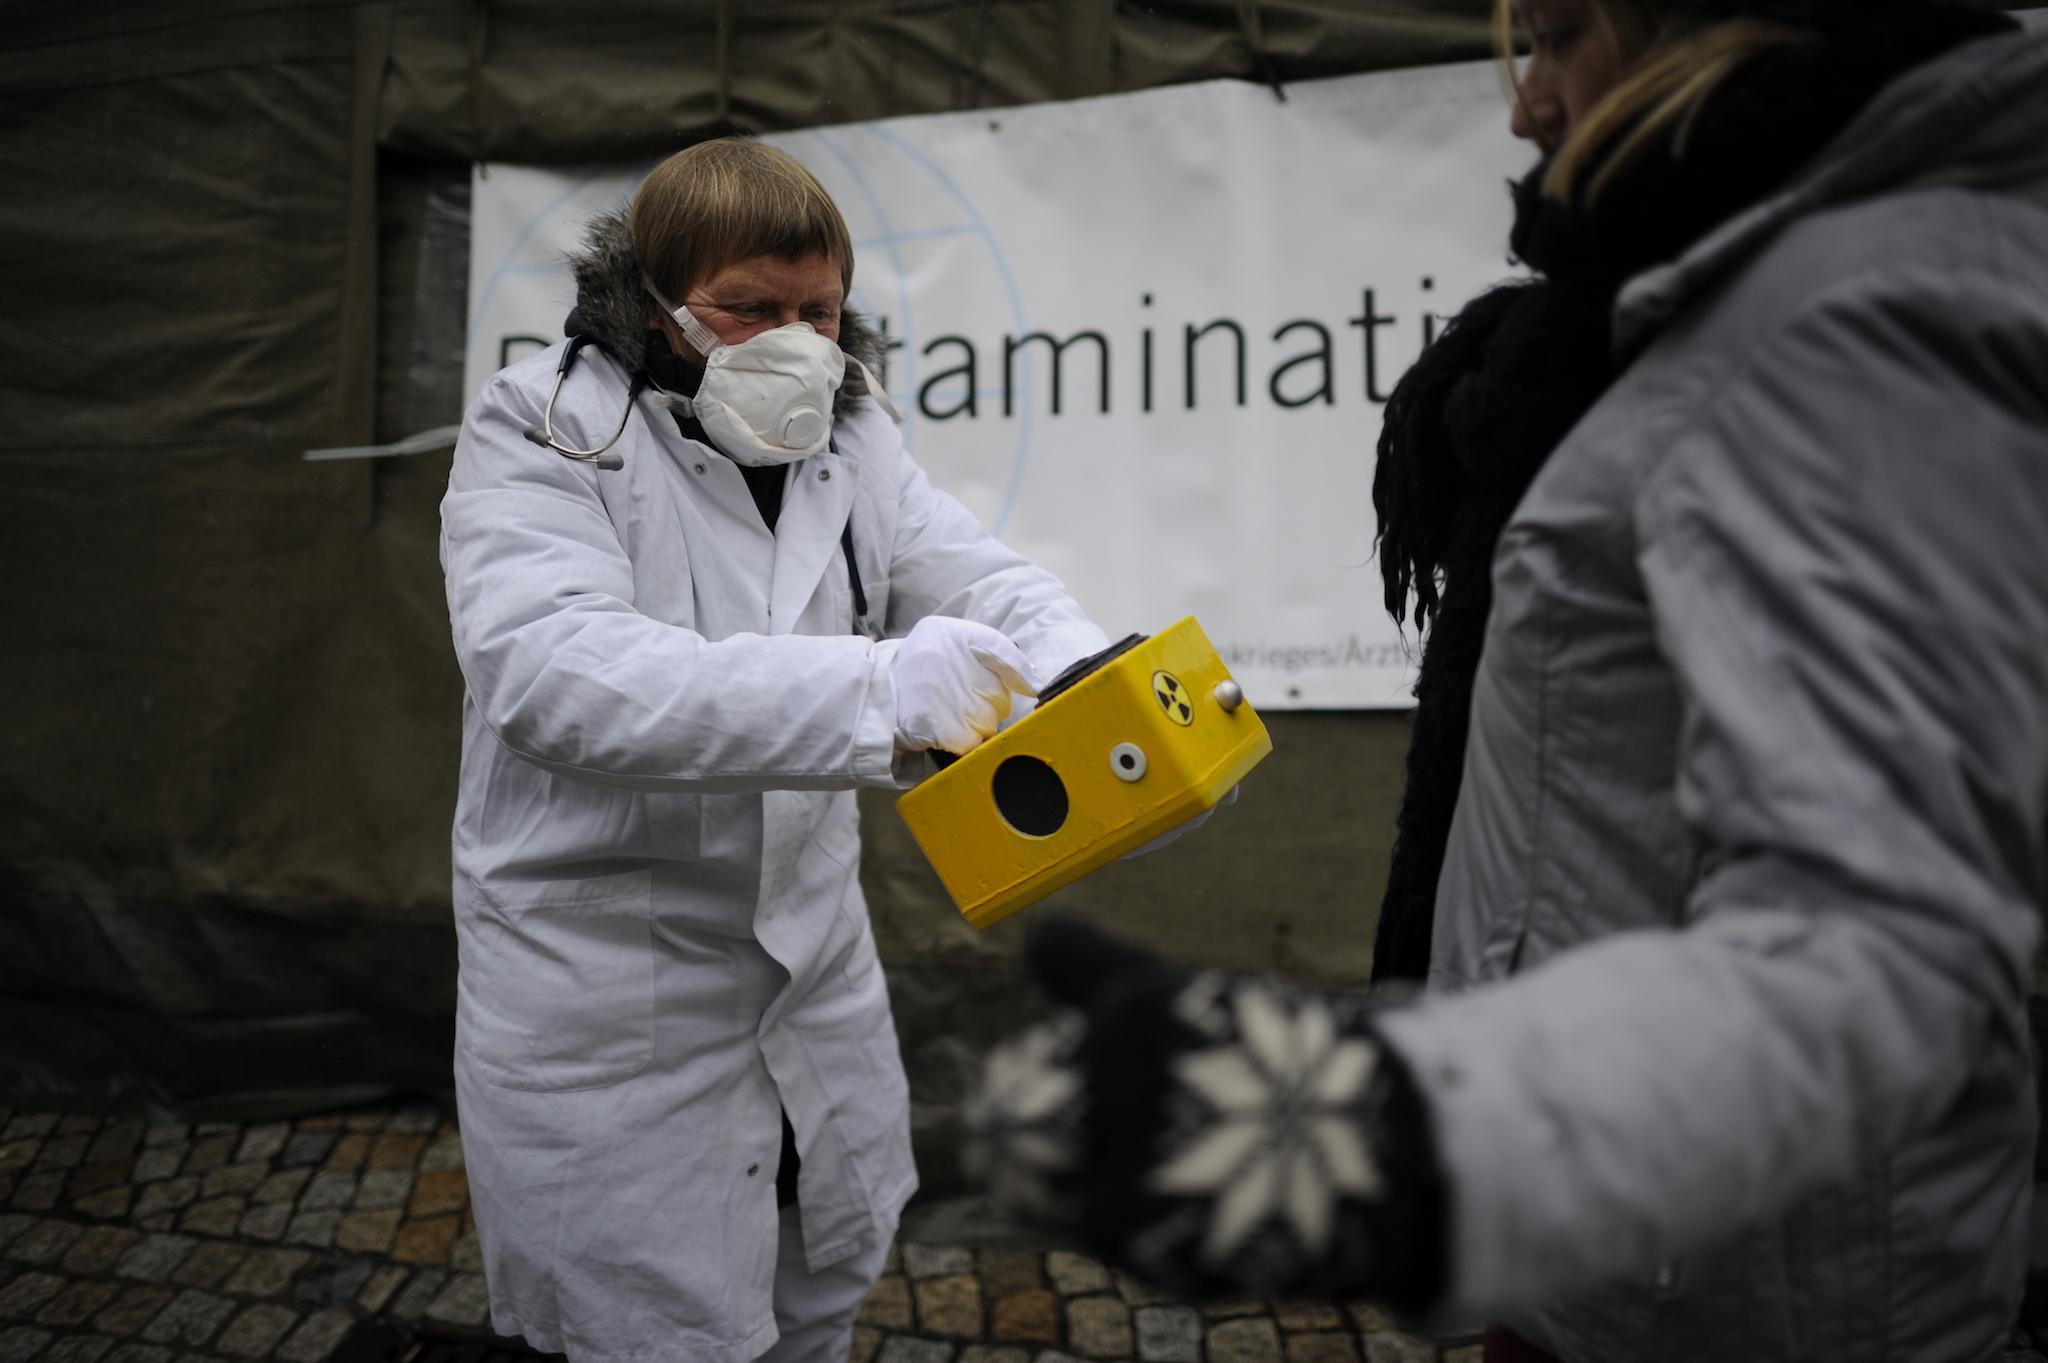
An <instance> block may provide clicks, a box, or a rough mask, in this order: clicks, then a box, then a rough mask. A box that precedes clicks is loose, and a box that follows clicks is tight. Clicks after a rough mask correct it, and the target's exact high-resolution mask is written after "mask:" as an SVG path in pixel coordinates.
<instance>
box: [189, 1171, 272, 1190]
mask: <svg viewBox="0 0 2048 1363" xmlns="http://www.w3.org/2000/svg"><path fill="white" fill-rule="evenodd" d="M269 1177H270V1166H269V1165H267V1164H223V1165H222V1166H221V1167H220V1168H218V1169H210V1170H208V1171H207V1172H206V1174H205V1176H204V1177H202V1178H201V1179H200V1180H199V1195H200V1196H201V1197H247V1196H248V1195H249V1194H250V1193H253V1192H255V1191H256V1190H257V1189H258V1188H261V1187H262V1186H263V1180H265V1179H267V1178H269Z"/></svg>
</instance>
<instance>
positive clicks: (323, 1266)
mask: <svg viewBox="0 0 2048 1363" xmlns="http://www.w3.org/2000/svg"><path fill="white" fill-rule="evenodd" d="M376 1268H377V1264H376V1261H375V1260H373V1259H363V1258H345V1257H343V1256H341V1255H337V1254H330V1255H327V1256H326V1257H324V1258H321V1259H319V1260H317V1261H315V1262H314V1263H313V1264H311V1265H310V1266H308V1267H307V1268H306V1269H304V1270H303V1271H302V1272H300V1274H299V1275H298V1277H297V1278H296V1279H294V1280H293V1282H292V1300H293V1301H295V1302H297V1303H298V1304H299V1305H301V1306H346V1305H347V1304H348V1303H349V1301H350V1300H352V1299H353V1298H354V1297H355V1295H356V1293H358V1292H360V1291H362V1290H363V1285H364V1284H365V1283H367V1282H369V1281H370V1274H371V1273H373V1272H375V1271H376Z"/></svg>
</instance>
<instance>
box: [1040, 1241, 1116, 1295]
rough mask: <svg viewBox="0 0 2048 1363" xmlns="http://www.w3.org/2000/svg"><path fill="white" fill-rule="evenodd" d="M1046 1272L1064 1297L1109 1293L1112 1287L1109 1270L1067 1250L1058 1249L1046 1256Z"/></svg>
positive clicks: (1094, 1261) (1092, 1260) (1096, 1262)
mask: <svg viewBox="0 0 2048 1363" xmlns="http://www.w3.org/2000/svg"><path fill="white" fill-rule="evenodd" d="M1045 1271H1046V1274H1047V1275H1048V1276H1049V1277H1051V1278H1052V1285H1053V1286H1054V1287H1055V1288H1056V1289H1058V1291H1059V1294H1060V1295H1061V1296H1062V1297H1075V1296H1080V1295H1081V1294H1082V1293H1084V1292H1107V1291H1108V1290H1109V1289H1110V1286H1111V1283H1110V1280H1109V1270H1108V1269H1106V1268H1104V1267H1103V1266H1102V1265H1101V1263H1099V1262H1098V1261H1096V1260H1094V1259H1090V1258H1087V1257H1085V1256H1084V1255H1080V1254H1069V1253H1068V1252H1067V1251H1065V1250H1058V1249H1056V1250H1054V1251H1053V1252H1052V1253H1050V1254H1048V1255H1046V1256H1045Z"/></svg>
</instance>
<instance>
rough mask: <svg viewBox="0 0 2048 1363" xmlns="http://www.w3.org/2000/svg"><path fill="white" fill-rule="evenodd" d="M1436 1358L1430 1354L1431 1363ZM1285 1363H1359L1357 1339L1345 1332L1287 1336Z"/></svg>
mask: <svg viewBox="0 0 2048 1363" xmlns="http://www.w3.org/2000/svg"><path fill="white" fill-rule="evenodd" d="M1435 1358H1436V1353H1435V1350H1434V1349H1432V1350H1431V1352H1430V1359H1431V1363H1434V1360H1435ZM1287 1363H1359V1360H1358V1337H1357V1336H1356V1335H1353V1334H1351V1333H1350V1332H1349V1331H1345V1330H1304V1331H1302V1332H1301V1333H1299V1334H1291V1335H1289V1336H1287Z"/></svg>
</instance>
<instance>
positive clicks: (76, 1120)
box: [57, 1113, 100, 1136]
mask: <svg viewBox="0 0 2048 1363" xmlns="http://www.w3.org/2000/svg"><path fill="white" fill-rule="evenodd" d="M99 1129H100V1119H99V1118H97V1117H87V1116H85V1115H84V1114H82V1113H73V1114H72V1115H70V1116H68V1117H59V1118H58V1119H57V1134H58V1135H60V1136H90V1135H91V1134H92V1133H93V1132H95V1131H97V1130H99Z"/></svg>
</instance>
